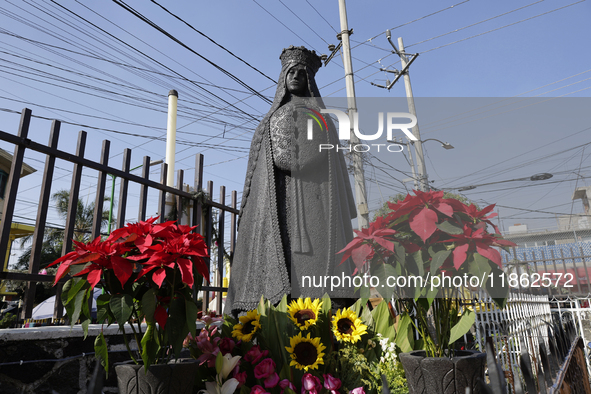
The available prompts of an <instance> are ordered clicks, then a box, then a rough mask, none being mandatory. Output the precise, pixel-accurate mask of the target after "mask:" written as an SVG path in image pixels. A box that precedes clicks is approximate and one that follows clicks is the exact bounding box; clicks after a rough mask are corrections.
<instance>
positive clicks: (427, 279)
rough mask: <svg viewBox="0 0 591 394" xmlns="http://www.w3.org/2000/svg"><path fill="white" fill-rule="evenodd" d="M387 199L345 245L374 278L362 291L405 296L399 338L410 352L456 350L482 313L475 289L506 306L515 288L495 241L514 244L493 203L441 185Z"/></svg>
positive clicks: (399, 305)
mask: <svg viewBox="0 0 591 394" xmlns="http://www.w3.org/2000/svg"><path fill="white" fill-rule="evenodd" d="M388 207H389V209H390V211H389V212H388V213H386V214H385V215H383V216H380V217H377V218H376V219H375V220H374V221H373V222H372V223H371V224H370V226H369V228H367V229H363V230H362V231H356V233H357V236H356V237H355V238H354V239H353V241H351V242H350V243H349V244H348V245H347V246H346V247H345V248H344V249H343V250H342V251H341V252H342V253H344V254H343V261H344V260H346V259H347V258H349V257H351V258H352V259H353V261H354V263H355V265H356V267H357V270H358V272H361V271H362V270H363V269H366V271H365V273H364V277H365V278H367V277H368V276H369V277H371V279H375V280H373V283H370V284H368V285H367V286H366V285H365V284H366V283H367V280H366V281H365V282H364V285H363V286H360V288H361V292H362V295H364V294H366V293H367V292H369V287H370V286H372V285H373V286H372V287H376V289H377V290H378V291H379V292H380V294H381V295H382V296H383V297H384V298H386V299H390V298H392V297H394V298H395V299H397V300H398V301H397V303H396V308H397V310H398V311H399V312H400V320H399V322H398V325H397V338H396V343H397V345H398V346H399V348H400V349H401V350H402V351H403V352H409V351H411V350H413V349H414V350H424V351H425V352H426V355H427V356H429V357H443V356H449V357H451V356H453V354H454V352H453V349H454V343H455V342H456V341H457V340H458V339H459V338H461V337H463V336H464V335H465V334H466V333H467V332H468V331H469V330H470V328H471V326H472V325H473V324H474V321H475V314H474V312H473V308H471V307H470V305H471V304H472V301H471V300H470V296H467V294H469V290H474V289H476V288H482V289H485V290H486V291H487V292H488V294H489V295H490V296H491V297H492V298H493V299H494V301H495V302H496V303H497V304H498V305H499V307H501V308H503V307H504V305H505V302H506V298H507V295H508V291H509V289H508V286H507V281H506V280H503V279H505V278H504V275H505V273H504V271H503V266H502V261H501V255H500V253H499V251H498V250H496V249H495V247H509V246H515V244H514V243H512V242H510V241H507V240H504V239H502V237H501V235H500V234H499V230H498V228H497V227H496V226H495V225H494V223H492V222H491V219H492V218H493V217H495V216H496V214H491V211H492V210H493V208H494V205H490V206H488V207H486V208H484V209H478V208H477V207H476V206H474V205H472V204H471V205H466V204H464V203H463V202H461V201H459V200H457V199H455V198H445V197H444V193H443V192H442V191H430V192H421V191H415V195H414V196H412V195H410V194H409V195H407V196H406V198H404V200H402V201H397V202H389V203H388ZM487 226H490V227H491V228H492V229H493V230H494V234H491V233H489V232H487ZM368 265H369V273H368V272H367V266H368ZM358 282H360V281H358ZM370 282H371V281H370ZM415 332H418V334H419V338H420V339H418V340H415Z"/></svg>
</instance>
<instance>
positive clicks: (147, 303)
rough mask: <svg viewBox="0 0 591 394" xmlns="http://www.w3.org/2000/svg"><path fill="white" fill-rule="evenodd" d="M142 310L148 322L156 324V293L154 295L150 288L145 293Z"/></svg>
mask: <svg viewBox="0 0 591 394" xmlns="http://www.w3.org/2000/svg"><path fill="white" fill-rule="evenodd" d="M142 309H143V311H144V316H145V318H146V321H147V322H149V323H154V322H155V321H156V320H155V319H154V312H156V293H154V289H152V288H150V289H149V290H148V291H146V292H145V293H144V295H143V297H142Z"/></svg>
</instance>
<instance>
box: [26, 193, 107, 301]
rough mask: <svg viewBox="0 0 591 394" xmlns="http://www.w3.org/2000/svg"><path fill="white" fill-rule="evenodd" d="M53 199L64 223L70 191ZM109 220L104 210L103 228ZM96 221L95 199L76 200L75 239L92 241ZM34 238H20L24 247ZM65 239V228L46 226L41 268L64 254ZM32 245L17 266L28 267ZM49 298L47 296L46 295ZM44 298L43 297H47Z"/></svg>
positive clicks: (102, 217)
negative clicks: (84, 201)
mask: <svg viewBox="0 0 591 394" xmlns="http://www.w3.org/2000/svg"><path fill="white" fill-rule="evenodd" d="M51 199H52V200H53V202H54V204H55V209H56V211H57V213H58V215H59V216H60V218H61V219H63V221H64V223H65V221H66V219H67V217H68V207H69V203H70V191H69V190H59V191H57V192H55V193H54V194H53V195H52V196H51ZM110 200H111V199H110V198H109V197H105V202H107V201H110ZM108 220H109V211H108V210H104V211H103V212H102V216H101V228H103V227H105V226H106V225H107V222H108ZM93 221H94V201H93V202H90V203H88V204H84V203H83V202H82V201H81V200H80V199H78V201H77V202H76V219H75V221H74V239H75V240H76V241H79V242H88V241H90V236H91V232H92V224H93ZM32 240H33V235H32V234H31V235H29V236H26V237H22V238H20V240H19V243H20V247H21V248H23V247H24V246H25V245H27V244H29V243H30V242H31V241H32ZM63 241H64V230H62V229H58V228H46V229H45V233H44V234H43V243H42V245H41V254H40V260H39V262H40V263H39V268H46V267H47V266H48V265H49V264H51V263H52V262H53V261H55V260H57V259H58V258H60V257H61V256H62V248H63ZM31 248H32V245H29V246H28V247H26V248H25V250H24V251H23V253H22V254H21V255H20V256H19V258H18V260H17V263H16V268H17V269H28V268H29V260H30V258H31V250H32V249H31ZM54 294H55V293H54ZM45 298H47V297H45ZM45 298H43V299H45Z"/></svg>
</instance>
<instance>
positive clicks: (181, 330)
mask: <svg viewBox="0 0 591 394" xmlns="http://www.w3.org/2000/svg"><path fill="white" fill-rule="evenodd" d="M188 333H189V327H188V326H187V319H186V310H185V299H184V298H183V297H175V298H174V299H173V300H172V302H171V303H170V305H169V307H168V319H167V320H166V327H165V337H166V339H167V343H169V344H170V345H172V350H173V352H174V354H175V355H178V354H179V353H180V351H181V350H182V348H183V341H184V340H185V338H186V337H187V334H188Z"/></svg>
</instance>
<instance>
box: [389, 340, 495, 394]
mask: <svg viewBox="0 0 591 394" xmlns="http://www.w3.org/2000/svg"><path fill="white" fill-rule="evenodd" d="M400 361H401V362H402V366H403V367H404V372H405V373H406V380H407V382H408V389H409V393H410V394H464V393H465V392H466V387H470V388H471V389H472V393H473V394H480V389H479V387H478V385H477V380H478V378H481V379H484V368H485V365H486V353H480V352H478V351H475V350H458V351H456V352H455V356H454V357H452V358H447V357H425V351H423V350H417V351H414V352H410V353H401V354H400Z"/></svg>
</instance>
